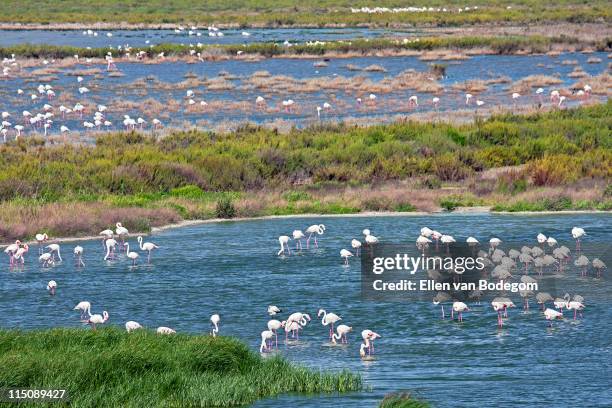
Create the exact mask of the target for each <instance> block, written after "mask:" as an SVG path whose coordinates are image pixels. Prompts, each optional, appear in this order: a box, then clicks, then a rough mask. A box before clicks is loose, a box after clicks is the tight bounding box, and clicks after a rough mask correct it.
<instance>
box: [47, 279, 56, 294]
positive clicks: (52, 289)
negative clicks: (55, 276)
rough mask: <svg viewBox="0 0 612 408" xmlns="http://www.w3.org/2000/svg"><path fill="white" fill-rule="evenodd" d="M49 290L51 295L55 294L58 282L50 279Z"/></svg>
mask: <svg viewBox="0 0 612 408" xmlns="http://www.w3.org/2000/svg"><path fill="white" fill-rule="evenodd" d="M47 290H48V291H49V294H50V295H51V296H53V295H55V291H56V290H57V282H55V281H54V280H50V281H49V283H47Z"/></svg>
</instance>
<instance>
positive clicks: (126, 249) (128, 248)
mask: <svg viewBox="0 0 612 408" xmlns="http://www.w3.org/2000/svg"><path fill="white" fill-rule="evenodd" d="M128 252H130V244H129V243H127V242H126V243H125V253H126V254H127V253H128Z"/></svg>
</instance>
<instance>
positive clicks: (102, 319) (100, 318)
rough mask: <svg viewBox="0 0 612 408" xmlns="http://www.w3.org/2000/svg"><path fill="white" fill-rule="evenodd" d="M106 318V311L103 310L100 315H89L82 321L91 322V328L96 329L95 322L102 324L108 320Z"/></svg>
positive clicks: (107, 317)
mask: <svg viewBox="0 0 612 408" xmlns="http://www.w3.org/2000/svg"><path fill="white" fill-rule="evenodd" d="M108 319H109V316H108V312H107V311H106V310H105V311H103V312H102V314H101V315H99V314H94V315H90V316H89V319H88V320H86V321H84V322H83V323H87V324H91V328H92V329H93V330H96V325H97V324H104V323H106V322H107V321H108Z"/></svg>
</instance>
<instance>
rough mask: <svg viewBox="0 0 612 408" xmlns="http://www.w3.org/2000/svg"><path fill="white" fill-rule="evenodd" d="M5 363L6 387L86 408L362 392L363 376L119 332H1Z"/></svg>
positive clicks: (0, 377) (2, 379) (180, 338)
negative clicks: (48, 393) (60, 392)
mask: <svg viewBox="0 0 612 408" xmlns="http://www.w3.org/2000/svg"><path fill="white" fill-rule="evenodd" d="M0 365H1V366H2V367H3V369H2V370H0V388H9V387H12V388H16V387H19V388H36V389H66V390H67V393H68V397H69V399H70V403H71V404H72V405H74V406H79V407H99V406H142V407H144V406H150V407H170V406H175V407H178V406H215V407H227V406H237V405H246V404H250V403H253V402H254V401H256V400H258V399H261V398H266V397H271V396H276V395H279V394H283V393H329V392H347V391H356V390H360V389H361V387H362V382H361V378H360V377H359V376H358V375H354V374H351V373H349V372H341V373H337V374H332V373H320V372H315V371H312V370H309V369H306V368H302V367H297V366H295V365H293V364H291V363H289V362H288V361H286V360H284V359H283V358H280V357H272V358H266V359H263V358H261V357H260V356H258V355H257V354H255V353H254V352H252V351H251V350H249V348H248V346H247V345H245V344H243V343H242V342H240V341H238V340H236V339H232V338H229V337H210V336H195V335H187V334H177V335H158V334H156V333H154V332H151V331H148V330H138V331H136V332H133V333H129V334H128V333H126V332H125V331H124V330H120V329H118V328H112V327H109V328H103V329H99V330H96V331H90V330H76V329H51V330H37V331H27V332H26V331H18V330H11V331H7V330H4V331H0Z"/></svg>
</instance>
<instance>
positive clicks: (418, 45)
mask: <svg viewBox="0 0 612 408" xmlns="http://www.w3.org/2000/svg"><path fill="white" fill-rule="evenodd" d="M559 45H561V46H563V45H566V46H571V47H572V48H576V49H579V50H580V49H582V48H589V49H596V50H598V51H606V50H609V49H610V47H611V45H610V40H609V39H607V40H599V41H592V40H584V39H578V38H574V37H570V36H566V35H564V36H560V37H545V36H541V35H530V36H521V35H516V36H503V37H501V36H453V37H424V38H419V40H418V41H412V42H407V43H404V42H401V41H398V40H394V39H386V38H378V39H369V40H366V39H354V40H351V41H328V42H325V43H324V44H312V45H308V44H296V45H294V46H292V47H285V46H283V45H282V44H277V43H250V44H226V45H204V46H203V47H202V48H201V49H199V51H200V52H202V54H203V55H206V53H207V52H212V53H213V54H214V55H218V54H219V53H224V54H227V55H234V56H235V55H236V54H237V53H238V51H241V52H243V53H245V54H257V55H263V56H266V57H272V56H283V55H286V56H291V55H326V54H331V53H334V54H346V53H355V52H357V53H362V54H364V55H365V54H368V53H371V52H377V51H383V50H390V51H402V50H413V51H429V50H435V49H465V50H468V49H474V48H478V49H482V48H486V49H488V50H489V52H491V53H494V54H514V53H517V52H522V53H524V52H532V53H544V52H547V51H549V50H551V49H553V48H554V46H559ZM190 50H192V48H190V47H189V46H188V45H181V44H158V45H155V46H152V47H146V48H133V49H132V55H134V54H136V53H138V52H139V51H144V52H146V53H148V55H157V54H159V53H161V52H163V53H165V55H167V56H172V55H174V56H184V55H189V51H190ZM108 52H110V53H111V54H113V55H114V56H120V54H121V52H120V51H118V50H117V49H110V48H89V49H88V48H81V47H73V46H56V45H44V44H42V45H33V44H19V45H14V46H9V47H0V58H4V57H10V56H11V55H12V54H15V55H17V56H20V57H24V58H43V57H44V58H72V57H73V56H74V55H75V54H78V55H79V56H81V57H94V58H104V56H105V55H106V54H107V53H108ZM436 69H438V70H440V69H442V68H440V66H438V67H437V68H436Z"/></svg>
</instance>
